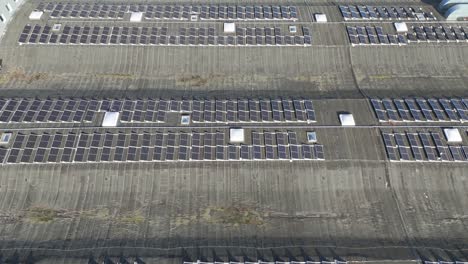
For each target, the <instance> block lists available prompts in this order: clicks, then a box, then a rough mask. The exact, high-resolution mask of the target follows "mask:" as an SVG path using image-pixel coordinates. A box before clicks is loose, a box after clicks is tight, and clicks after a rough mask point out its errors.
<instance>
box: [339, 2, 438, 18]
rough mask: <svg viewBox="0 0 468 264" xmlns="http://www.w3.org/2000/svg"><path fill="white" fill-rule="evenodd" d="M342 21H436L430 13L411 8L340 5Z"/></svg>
mask: <svg viewBox="0 0 468 264" xmlns="http://www.w3.org/2000/svg"><path fill="white" fill-rule="evenodd" d="M339 8H340V11H341V14H342V15H343V18H344V20H437V18H436V17H435V16H434V14H432V12H425V11H423V10H422V8H413V7H395V6H390V7H385V6H364V5H359V6H355V5H340V6H339Z"/></svg>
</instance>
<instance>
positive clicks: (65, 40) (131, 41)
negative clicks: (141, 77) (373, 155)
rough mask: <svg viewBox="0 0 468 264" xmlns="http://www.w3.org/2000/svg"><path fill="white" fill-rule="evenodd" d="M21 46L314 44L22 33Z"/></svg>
mask: <svg viewBox="0 0 468 264" xmlns="http://www.w3.org/2000/svg"><path fill="white" fill-rule="evenodd" d="M18 43H19V44H20V45H31V44H43V45H144V46H153V45H174V46H177V45H181V46H195V45H196V46H311V45H312V37H310V36H208V37H206V36H150V37H146V36H135V35H131V36H126V35H121V36H118V35H111V36H106V35H100V36H99V35H91V36H86V35H82V36H78V35H71V36H69V35H61V34H54V33H52V34H51V35H48V34H41V35H35V34H32V35H30V36H28V35H25V34H22V35H21V36H20V38H19V40H18Z"/></svg>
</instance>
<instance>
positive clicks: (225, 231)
mask: <svg viewBox="0 0 468 264" xmlns="http://www.w3.org/2000/svg"><path fill="white" fill-rule="evenodd" d="M100 2H109V3H111V1H100ZM257 2H258V3H259V4H272V3H271V2H266V1H261V0H259V1H257ZM257 2H256V3H257ZM145 3H149V2H145ZM151 3H154V2H151ZM180 3H186V2H180ZM190 3H192V4H195V3H202V2H201V1H192V2H190ZM203 3H204V2H203ZM210 3H214V2H213V1H211V2H210ZM225 3H226V4H229V2H225ZM231 3H234V4H247V3H251V2H250V1H235V2H231ZM342 3H345V4H349V1H333V2H332V1H305V2H304V1H287V4H290V5H296V6H298V7H299V8H300V9H299V10H300V12H299V13H300V14H301V19H300V20H299V21H297V22H293V23H289V22H258V21H255V22H243V23H244V24H245V25H246V26H254V25H261V26H264V25H279V26H283V27H285V26H287V25H289V24H296V25H306V26H308V27H309V28H310V29H311V32H312V37H313V43H312V45H311V46H310V47H151V46H93V47H90V46H69V45H65V46H47V45H22V46H19V45H18V36H19V34H20V32H21V31H22V29H23V27H24V25H25V24H28V23H29V24H35V23H38V24H41V25H44V24H46V23H48V24H53V23H57V22H58V20H54V19H51V18H48V17H45V18H44V19H43V20H41V21H38V22H36V21H29V20H28V16H29V13H30V12H31V10H33V9H34V8H35V7H36V5H37V2H35V1H29V2H26V3H25V4H24V5H23V6H22V8H21V9H20V10H19V11H18V12H17V13H16V15H15V18H14V19H13V20H12V21H11V23H10V24H9V27H8V30H7V32H6V34H5V36H4V38H3V39H2V43H1V45H0V58H2V62H3V68H2V70H1V72H0V93H1V96H2V97H36V96H37V97H40V98H46V97H58V96H63V97H69V96H74V97H88V98H91V97H95V98H125V97H129V98H138V97H148V96H150V97H154V98H157V97H162V98H172V97H174V98H181V97H184V96H187V97H194V96H195V97H199V98H204V97H206V98H262V97H266V98H277V97H282V96H283V97H303V98H313V99H314V107H315V110H316V113H317V122H316V123H313V124H303V125H301V126H300V127H299V128H298V131H302V132H304V131H309V130H314V131H316V132H317V137H318V139H319V143H321V144H323V145H324V148H325V160H320V161H317V160H313V161H293V162H290V161H276V162H264V161H237V162H225V161H223V162H221V161H214V162H147V163H144V162H133V163H93V164H90V163H80V164H74V163H62V164H19V165H18V164H13V165H3V166H1V167H0V223H1V225H0V226H1V227H0V238H1V239H0V241H1V242H0V256H2V257H3V259H10V260H11V259H15V256H17V257H18V258H19V259H21V260H27V259H33V260H34V261H35V263H83V262H86V261H88V259H89V258H91V259H94V260H96V261H103V260H104V259H105V256H109V257H111V258H112V260H113V261H114V262H117V261H118V259H119V256H125V257H127V258H128V260H130V259H131V260H133V259H134V258H135V257H140V258H141V259H142V260H143V261H145V262H146V263H181V262H182V261H183V260H189V261H196V260H204V259H206V260H209V261H214V260H216V259H218V260H222V261H229V260H230V261H234V260H237V261H243V260H248V259H251V260H259V259H264V260H268V261H274V260H276V261H280V260H282V261H293V260H298V261H303V260H307V259H308V258H310V259H312V260H316V261H318V260H335V259H343V260H347V261H370V262H372V261H375V262H376V263H377V262H379V263H381V262H386V261H397V262H400V263H404V262H413V261H424V260H426V261H439V260H445V261H455V260H459V261H463V260H464V261H468V259H467V255H468V248H467V247H466V244H467V243H468V240H467V236H466V232H467V228H466V225H467V222H466V221H467V220H466V219H467V216H468V197H467V192H466V190H467V188H468V185H467V184H468V181H467V173H466V170H467V163H466V162H424V163H422V162H390V161H389V160H388V159H387V155H386V153H385V148H384V145H383V141H382V137H381V131H405V132H406V131H419V130H425V129H426V130H427V129H434V130H436V131H439V132H440V131H441V130H440V128H439V126H441V125H440V124H435V123H428V124H427V125H428V126H434V127H433V128H421V127H418V125H415V124H400V125H395V124H391V123H386V124H381V123H379V122H378V120H377V119H376V117H375V115H374V112H373V110H372V107H371V105H370V102H369V101H368V100H367V99H368V98H372V97H380V98H383V97H398V98H401V97H462V98H463V97H464V98H466V97H468V96H467V93H466V88H467V83H468V60H466V58H467V57H468V43H425V44H414V45H407V46H365V47H352V46H351V45H350V43H349V40H348V37H347V34H346V25H351V24H353V25H355V24H359V23H362V24H363V25H367V24H372V25H382V26H383V27H386V28H389V29H390V28H391V27H392V24H391V23H392V21H375V22H374V21H373V22H372V23H370V22H366V21H364V22H360V21H353V22H344V21H342V17H341V15H340V11H339V9H338V7H337V5H338V4H342ZM362 3H365V4H370V5H377V3H376V2H375V1H360V2H359V4H362ZM378 4H381V5H383V6H389V5H401V6H421V7H423V8H424V9H426V10H430V11H432V12H434V13H435V15H436V16H437V17H438V18H439V21H438V22H434V21H431V23H448V22H446V21H444V20H440V19H441V16H440V14H438V13H437V12H436V11H435V9H434V7H433V6H432V5H431V3H429V4H428V3H426V1H399V2H398V3H394V2H391V1H379V2H378ZM318 12H323V13H326V14H327V15H328V18H329V21H330V23H327V24H319V23H315V22H313V21H311V18H312V16H311V14H314V13H318ZM60 23H63V24H67V23H69V24H74V25H75V24H79V25H83V24H84V23H88V24H90V25H95V24H99V25H105V24H109V25H110V24H111V23H108V22H103V21H95V22H89V21H88V22H82V21H81V20H79V21H74V22H72V21H68V22H66V21H65V20H61V21H60ZM194 23H195V22H194ZM412 23H416V22H408V25H411V24H412ZM417 23H423V22H421V21H418V22H417ZM115 24H119V25H122V26H123V25H130V26H133V25H132V24H130V23H129V22H125V21H121V22H116V23H115ZM144 24H145V25H153V24H158V25H162V24H164V25H168V27H170V28H171V29H173V30H177V28H178V27H179V26H182V25H184V24H183V23H173V22H167V21H165V22H151V23H146V22H145V23H144ZM195 24H196V25H203V26H207V25H216V26H219V25H217V24H216V22H196V23H195ZM240 24H242V23H240ZM453 25H455V24H453ZM456 25H465V24H464V23H462V22H460V23H456ZM185 26H187V25H185ZM344 111H346V112H351V113H353V114H354V118H355V119H356V123H357V125H358V126H357V127H354V128H343V127H341V126H340V124H339V120H338V117H337V113H339V112H344ZM449 125H450V126H455V127H458V128H459V129H460V131H461V132H462V133H463V139H464V144H465V145H467V142H468V139H467V138H466V130H467V128H466V126H465V125H464V124H463V123H450V124H449ZM98 126H99V124H98V123H93V124H82V123H80V124H74V125H57V124H40V125H36V124H0V132H3V131H13V132H15V133H16V132H20V131H23V132H24V131H26V132H28V133H29V132H31V131H32V130H35V129H36V130H38V131H39V130H40V131H48V132H53V131H54V129H65V130H64V131H67V129H70V128H71V127H73V129H74V130H75V131H77V132H79V131H85V130H86V131H88V130H89V131H93V130H97V129H102V128H98ZM197 126H198V125H197ZM199 126H200V127H204V128H203V129H207V130H210V129H212V127H213V125H210V124H200V125H199ZM220 126H221V127H222V129H226V128H228V127H230V125H229V124H222V125H220ZM246 126H248V125H246ZM259 126H260V127H262V125H259ZM273 126H278V127H281V126H283V127H282V129H287V126H288V125H284V124H274V125H273ZM142 127H144V128H139V129H140V130H145V129H148V130H155V131H159V130H161V131H168V130H171V129H174V128H173V127H169V126H168V125H166V124H156V125H155V124H143V125H142ZM197 128H198V127H197ZM119 129H123V128H117V129H110V130H111V131H115V130H119ZM127 129H128V130H131V129H132V128H131V127H129V128H127ZM176 129H177V127H176ZM189 129H191V128H189ZM260 129H261V128H260ZM15 252H16V253H15ZM15 254H16V255H15ZM90 263H92V262H90Z"/></svg>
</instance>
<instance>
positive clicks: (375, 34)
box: [346, 26, 408, 46]
mask: <svg viewBox="0 0 468 264" xmlns="http://www.w3.org/2000/svg"><path fill="white" fill-rule="evenodd" d="M346 31H347V33H348V37H349V41H350V42H351V45H353V46H355V45H406V44H408V40H407V39H406V36H405V35H403V34H386V33H384V31H383V28H382V27H379V26H375V27H374V26H347V27H346Z"/></svg>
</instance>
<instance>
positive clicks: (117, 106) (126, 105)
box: [0, 98, 316, 123]
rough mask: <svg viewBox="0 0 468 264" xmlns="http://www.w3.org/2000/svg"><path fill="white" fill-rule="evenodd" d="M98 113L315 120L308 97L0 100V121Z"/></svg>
mask: <svg viewBox="0 0 468 264" xmlns="http://www.w3.org/2000/svg"><path fill="white" fill-rule="evenodd" d="M100 112H101V113H103V112H120V121H121V122H123V123H143V122H145V123H155V122H161V123H163V122H166V119H167V114H168V113H170V112H174V113H186V114H190V115H191V120H192V122H194V123H216V122H223V123H250V122H307V123H310V122H315V121H316V114H315V109H314V106H313V103H312V100H310V99H290V98H283V99H262V100H254V99H230V100H220V99H219V100H218V99H213V100H208V99H206V100H205V99H182V100H174V99H173V100H164V99H153V98H147V99H115V100H112V99H109V100H108V99H104V100H95V99H85V98H78V99H73V98H69V99H28V98H24V99H21V98H13V99H0V123H28V122H30V123H81V122H89V123H91V122H93V121H94V120H96V118H97V115H98V113H100Z"/></svg>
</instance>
